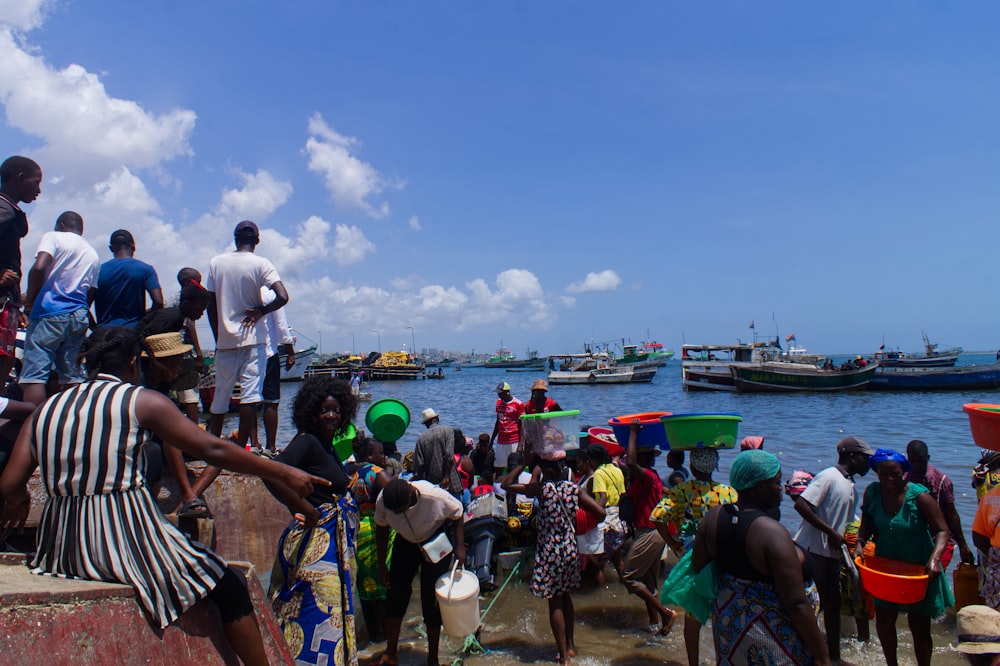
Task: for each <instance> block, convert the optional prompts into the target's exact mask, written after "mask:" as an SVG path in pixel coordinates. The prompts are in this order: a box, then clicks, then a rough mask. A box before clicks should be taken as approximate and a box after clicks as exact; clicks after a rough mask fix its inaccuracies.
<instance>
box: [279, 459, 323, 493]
mask: <svg viewBox="0 0 1000 666" xmlns="http://www.w3.org/2000/svg"><path fill="white" fill-rule="evenodd" d="M277 464H279V465H281V466H282V467H283V468H284V469H283V470H282V475H281V477H282V478H281V480H282V483H284V484H285V485H286V486H288V487H289V488H290V489H291V490H292V491H293V492H294V493H295V494H296V495H298V496H299V497H307V496H309V495H311V494H312V492H313V486H314V485H320V486H329V485H331V484H330V482H329V481H328V480H327V479H324V478H323V477H320V476H315V475H313V474H310V473H308V472H305V471H303V470H301V469H298V468H297V467H292V466H290V465H284V464H282V463H277Z"/></svg>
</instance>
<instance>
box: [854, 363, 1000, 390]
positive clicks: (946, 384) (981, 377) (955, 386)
mask: <svg viewBox="0 0 1000 666" xmlns="http://www.w3.org/2000/svg"><path fill="white" fill-rule="evenodd" d="M868 389H869V390H871V391H986V390H992V389H1000V364H998V363H988V364H984V365H967V366H963V367H958V368H934V367H931V368H919V367H918V368H898V367H897V368H893V367H889V368H883V367H880V368H879V369H878V370H877V371H876V372H875V375H874V376H873V377H872V379H871V382H870V383H869V384H868Z"/></svg>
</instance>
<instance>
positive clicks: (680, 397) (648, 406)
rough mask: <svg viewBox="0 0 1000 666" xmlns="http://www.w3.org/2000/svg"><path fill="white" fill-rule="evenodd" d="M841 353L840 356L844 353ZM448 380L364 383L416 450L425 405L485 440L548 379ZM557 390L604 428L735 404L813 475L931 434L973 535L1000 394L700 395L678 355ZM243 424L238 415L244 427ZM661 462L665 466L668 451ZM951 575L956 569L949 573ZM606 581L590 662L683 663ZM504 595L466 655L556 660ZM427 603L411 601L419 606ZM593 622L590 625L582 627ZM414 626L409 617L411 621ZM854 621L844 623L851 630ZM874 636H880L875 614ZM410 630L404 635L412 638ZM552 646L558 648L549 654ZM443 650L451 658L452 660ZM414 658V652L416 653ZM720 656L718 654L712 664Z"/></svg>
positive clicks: (517, 601)
mask: <svg viewBox="0 0 1000 666" xmlns="http://www.w3.org/2000/svg"><path fill="white" fill-rule="evenodd" d="M837 360H839V359H837ZM993 361H994V356H993V354H988V355H987V354H965V355H963V356H962V358H961V360H960V361H959V365H970V364H974V363H989V362H993ZM444 372H445V375H446V378H445V379H444V380H416V381H394V382H387V381H381V382H371V383H369V384H367V385H365V387H364V389H363V390H365V391H370V392H371V393H372V394H373V400H378V399H380V398H397V399H399V400H402V401H403V402H404V403H405V404H406V405H407V406H408V407H409V409H410V412H411V414H412V423H411V424H410V426H409V428H408V429H407V431H406V434H405V435H404V436H403V438H402V439H401V440H400V442H399V448H400V450H402V451H404V452H405V451H409V450H412V448H413V445H414V443H415V442H416V439H417V437H418V436H419V435H420V433H421V432H422V431H423V430H424V428H423V426H422V425H421V424H420V422H419V416H420V411H421V410H422V409H425V408H427V407H433V408H434V409H435V410H436V411H437V412H438V413H439V414H440V415H441V422H442V423H444V424H446V425H451V426H455V427H458V428H461V429H462V430H463V431H464V433H465V434H466V435H468V436H471V437H473V438H475V437H476V436H477V435H478V434H479V433H481V432H487V433H488V432H492V429H493V422H494V418H495V413H494V404H495V401H496V393H495V392H494V387H495V386H496V385H497V383H498V382H500V381H506V382H509V383H510V385H511V387H512V392H513V394H514V395H515V396H516V397H518V398H520V399H522V400H526V399H527V398H528V396H529V394H530V391H529V387H530V386H531V383H532V381H534V380H535V379H538V378H544V377H545V372H544V371H538V372H505V371H503V370H494V369H484V368H464V369H463V370H461V371H455V370H453V369H451V368H445V370H444ZM298 386H299V384H297V383H286V384H284V385H283V386H282V394H283V395H282V405H281V431H280V433H279V444H278V445H279V447H281V446H283V445H284V444H285V443H286V442H287V441H288V440H289V439H291V437H292V436H293V435H294V433H295V428H294V426H293V425H292V423H291V403H292V398H293V396H294V394H295V392H296V391H297V390H298ZM549 395H550V396H551V397H552V398H554V399H555V400H556V401H557V402H558V403H559V404H560V405H561V406H562V407H563V408H564V409H578V410H580V423H581V426H582V425H605V424H606V423H607V420H608V419H609V418H611V417H614V416H618V415H622V414H629V413H637V412H647V411H670V412H674V413H682V412H706V411H720V412H737V413H739V414H741V415H742V416H743V422H742V423H741V424H740V437H743V436H746V435H763V436H765V437H766V440H765V443H764V448H765V449H766V450H768V451H770V452H771V453H774V454H775V455H777V456H778V457H779V458H780V459H781V461H782V474H783V476H784V477H785V478H786V479H787V478H788V476H790V475H791V473H792V472H793V471H795V470H798V469H804V470H808V471H811V472H813V473H816V472H819V471H820V470H822V469H824V468H826V467H829V466H830V465H832V464H834V463H835V462H836V451H835V446H836V443H837V441H838V440H839V439H841V438H842V437H844V436H846V435H856V436H859V437H861V438H863V439H865V440H866V441H867V442H868V443H869V444H870V445H871V446H872V448H878V447H887V448H893V449H896V450H898V451H901V452H905V448H906V443H907V442H908V441H910V440H911V439H922V440H924V441H925V442H927V444H928V447H929V448H930V453H931V464H933V465H935V466H937V467H938V468H940V469H941V470H943V471H944V472H945V473H947V474H948V475H949V476H950V477H951V478H952V480H953V481H954V483H955V498H956V506H957V508H958V512H959V514H960V516H961V518H962V525H963V528H964V529H965V531H966V535H967V537H966V538H967V539H968V538H969V537H968V534H969V531H970V526H971V524H972V517H973V515H974V513H975V509H976V494H975V491H974V490H973V489H972V487H971V470H972V467H973V466H974V465H975V463H976V461H977V460H978V459H979V456H980V454H981V451H980V449H978V448H977V447H976V446H975V445H974V444H973V442H972V438H971V436H970V433H969V424H968V419H967V417H966V415H965V413H964V412H963V411H962V405H963V404H965V403H968V402H1000V392H968V393H966V392H927V393H887V392H878V393H874V392H873V393H867V392H859V393H835V394H794V395H789V394H735V393H718V392H691V393H687V392H685V391H684V390H683V389H682V388H681V380H680V364H679V362H677V361H671V362H670V363H668V365H667V366H666V367H664V368H661V369H660V370H659V372H658V373H657V375H656V378H655V379H654V380H653V382H652V383H651V384H634V385H620V386H556V387H552V388H551V390H550V392H549ZM370 404H371V403H361V407H360V409H359V413H358V418H357V421H356V423H357V425H358V426H359V427H363V426H364V416H365V411H366V410H367V408H368V406H369V405H370ZM233 427H235V424H234V426H233ZM735 455H736V454H735V452H733V451H723V452H722V455H721V460H720V468H721V469H720V471H719V472H717V473H716V478H717V479H719V480H723V481H725V480H726V479H728V470H729V464H730V463H731V461H732V459H733V457H734V456H735ZM657 465H658V468H659V470H660V472H661V474H662V473H664V471H665V466H664V464H663V457H662V456H661V457H660V458H658V461H657ZM872 480H874V474H873V473H869V474H868V475H867V476H865V477H863V478H861V479H860V480H859V483H858V485H859V490H863V488H864V487H865V486H867V484H868V483H869V482H871V481H872ZM782 508H783V512H782V514H783V518H782V520H783V522H784V523H785V524H786V526H787V527H788V528H789V529H790V530H793V531H794V530H795V529H797V528H798V524H799V520H798V515H797V514H796V513H795V511H794V510H793V509H792V508H791V504H790V503H789V502H787V501H786V502H785V503H784V505H783V507H782ZM948 576H949V580H950V577H951V570H949V571H948ZM608 581H609V583H608V585H607V586H606V588H604V589H603V590H589V591H588V590H583V591H581V592H580V594H579V595H576V594H574V599H576V603H577V611H578V612H577V621H578V629H577V642H578V644H579V646H580V659H578V661H579V662H580V663H584V664H616V665H624V664H646V663H672V662H673V661H677V662H684V652H683V638H682V637H681V635H680V634H681V632H680V625H678V627H677V628H676V629H675V630H674V632H673V635H671V636H670V637H667V638H653V637H651V636H649V634H648V632H646V631H645V629H644V628H645V626H646V620H645V612H644V611H643V610H642V607H641V602H639V601H638V600H637V599H636V598H635V597H629V596H628V595H626V594H625V592H624V590H623V588H622V587H621V586H620V585H619V584H618V583H617V581H616V580H615V576H614V574H613V573H611V574H610V575H609V576H608ZM504 596H505V597H507V598H506V599H501V600H500V602H499V603H498V604H497V605H496V606H495V607H494V610H492V611H491V612H490V615H489V616H488V618H487V620H486V627H487V628H486V630H485V632H484V637H483V640H484V644H486V645H487V646H488V647H489V648H490V650H491V652H490V654H488V655H486V656H482V657H473V658H471V659H467V660H466V662H467V663H484V664H517V663H526V662H532V661H536V660H546V659H548V658H550V657H552V656H554V655H555V649H554V647H553V645H554V644H553V642H552V636H551V633H550V631H549V628H548V616H547V613H546V610H545V603H544V601H542V600H540V599H535V598H533V597H531V595H530V593H528V591H527V589H526V586H525V585H520V586H516V587H512V588H509V589H508V590H507V591H505V592H504ZM417 606H418V604H417V603H416V601H414V603H412V604H411V611H415V610H416V607H417ZM579 623H583V624H585V625H586V626H579ZM410 624H412V623H411V622H409V620H408V624H407V626H410ZM847 624H848V623H847V622H845V630H846V627H847ZM901 628H903V630H901V636H900V642H901V645H900V653H899V654H900V658H901V660H902V662H901V663H909V662H910V661H912V652H911V651H910V648H909V635H908V632H907V631H905V623H901ZM872 635H873V636H874V635H875V627H874V622H873V623H872ZM405 637H406V636H405V633H404V638H405ZM953 640H954V625H953V623H948V624H944V625H940V626H936V627H935V645H936V647H937V650H936V653H935V663H956V664H957V663H963V662H962V661H961V660H959V659H956V658H955V655H954V654H953V653H950V651H949V650H948V649H947V647H946V645H945V643H946V642H948V641H953ZM702 644H703V646H704V647H703V650H702V654H703V660H704V658H705V656H706V655H707V656H708V657H709V658H711V652H710V645H711V632H710V631H709V630H707V629H706V630H704V631H703V632H702ZM422 645H423V644H422V643H421V642H419V641H418V642H417V643H416V648H417V651H418V652H417V653H413V654H411V655H409V657H407V655H406V654H404V663H419V658H418V654H419V652H420V651H421V650H422V648H421V646H422ZM845 649H846V651H845V653H844V658H847V659H851V660H852V661H859V662H861V663H870V664H877V663H882V662H883V658H882V655H881V652H880V651H879V649H878V644H877V642H875V643H874V644H872V645H867V646H857V645H855V644H853V643H852V644H851V646H849V647H848V648H845ZM550 653H551V654H550ZM445 657H446V655H445V653H444V651H442V662H443V663H447V662H448V661H449V660H448V659H446V658H445ZM407 659H410V660H411V661H406V660H407ZM711 663H714V660H712V661H711Z"/></svg>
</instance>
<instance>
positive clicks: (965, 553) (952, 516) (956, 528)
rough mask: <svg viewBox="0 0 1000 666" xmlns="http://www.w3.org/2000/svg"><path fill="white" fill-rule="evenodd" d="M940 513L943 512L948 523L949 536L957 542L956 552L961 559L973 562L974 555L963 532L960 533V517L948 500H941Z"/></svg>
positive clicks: (974, 559) (969, 562)
mask: <svg viewBox="0 0 1000 666" xmlns="http://www.w3.org/2000/svg"><path fill="white" fill-rule="evenodd" d="M941 513H943V514H944V521H945V523H947V524H948V531H949V532H951V537H952V538H953V539H954V540H955V543H957V544H958V553H959V555H960V556H961V557H962V561H963V562H966V563H968V564H974V563H975V561H976V556H975V554H974V553H973V552H972V549H971V548H969V544H968V543H967V542H966V541H965V534H963V533H962V519H961V518H959V516H958V511H956V510H955V505H954V504H953V503H950V502H941Z"/></svg>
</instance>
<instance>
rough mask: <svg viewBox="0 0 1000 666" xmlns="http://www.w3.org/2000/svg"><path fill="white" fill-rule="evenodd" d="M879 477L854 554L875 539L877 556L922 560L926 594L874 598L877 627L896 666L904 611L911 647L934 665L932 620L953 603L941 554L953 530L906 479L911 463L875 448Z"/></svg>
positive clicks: (864, 508) (922, 662) (869, 492)
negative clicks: (901, 600) (911, 600)
mask: <svg viewBox="0 0 1000 666" xmlns="http://www.w3.org/2000/svg"><path fill="white" fill-rule="evenodd" d="M868 464H869V466H870V467H871V468H872V470H873V471H874V472H875V473H876V474H878V481H876V482H874V483H872V484H871V485H869V486H868V487H867V488H866V489H865V495H864V499H863V500H862V504H861V529H860V530H859V532H858V543H857V545H856V546H855V547H854V556H855V557H862V556H863V552H864V546H865V543H867V541H868V540H869V539H872V540H873V541H874V542H875V555H876V556H878V557H887V558H890V559H894V560H901V561H903V562H911V563H913V564H922V565H923V566H924V569H925V571H926V572H927V573H928V575H930V581H929V583H928V585H927V593H926V594H925V595H924V598H923V599H922V600H921V601H919V602H917V603H915V604H896V603H893V602H890V601H885V600H883V599H875V629H876V631H877V632H878V638H879V641H881V643H882V653H883V654H884V655H885V661H886V663H887V664H889V666H896V664H897V663H898V661H897V657H896V647H897V635H896V618H897V617H898V615H899V613H900V611H902V612H904V613H906V619H907V623H908V624H909V626H910V633H911V634H912V635H913V651H914V653H915V656H916V658H917V664H918V665H919V666H927V665H928V664H930V663H931V653H932V652H933V650H934V643H933V641H932V639H931V620H932V619H934V618H936V617H940V616H942V615H944V611H945V608H946V607H948V606H951V605H954V603H955V598H954V597H953V596H952V593H951V589H950V588H949V587H948V581H947V580H946V579H945V577H944V576H942V575H941V573H942V567H941V553H943V552H944V549H945V546H947V545H948V538H949V536H950V534H951V533H950V532H949V531H948V524H947V523H946V522H945V520H944V515H943V514H942V513H941V509H939V508H938V505H937V502H935V501H934V498H933V497H931V495H930V493H929V492H928V491H927V488H925V487H924V486H922V485H920V484H919V483H913V482H911V481H907V480H906V479H905V478H903V474H905V473H906V472H908V471H909V470H910V463H909V461H908V460H907V459H906V456H904V455H903V454H901V453H899V452H897V451H893V450H892V449H876V450H875V454H874V455H873V456H872V457H871V459H870V460H869V461H868Z"/></svg>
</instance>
